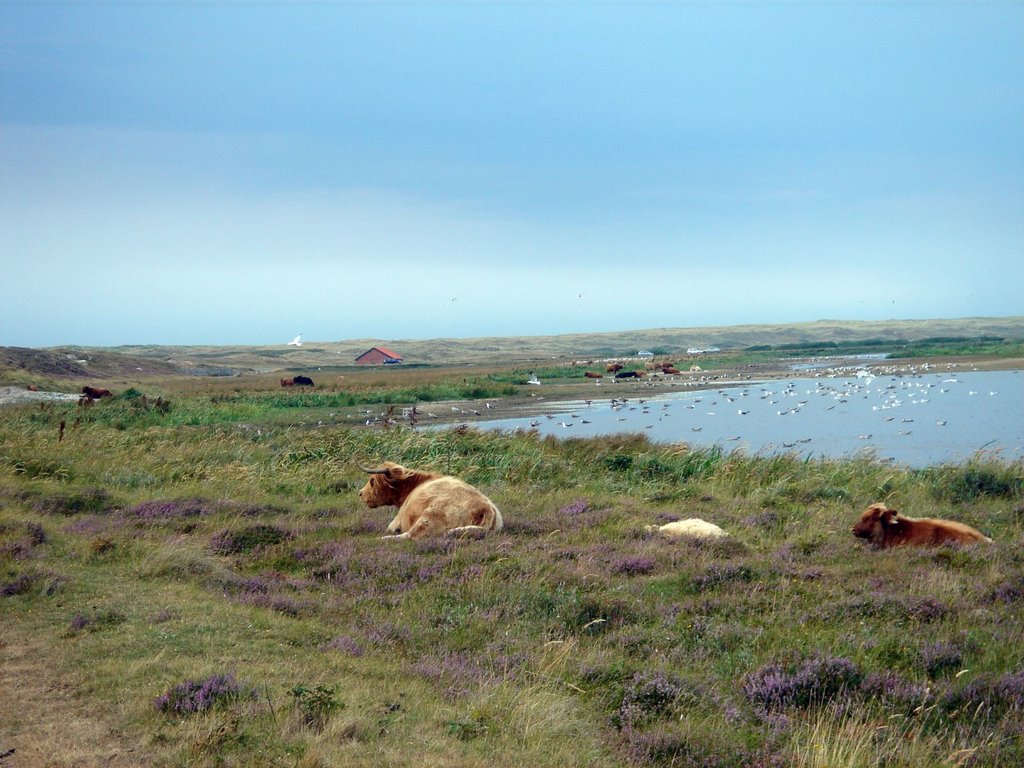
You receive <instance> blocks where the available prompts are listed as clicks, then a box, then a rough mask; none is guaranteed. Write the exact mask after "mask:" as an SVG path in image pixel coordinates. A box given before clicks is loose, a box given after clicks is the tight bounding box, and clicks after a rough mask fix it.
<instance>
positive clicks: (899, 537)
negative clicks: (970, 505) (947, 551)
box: [851, 504, 992, 549]
mask: <svg viewBox="0 0 1024 768" xmlns="http://www.w3.org/2000/svg"><path fill="white" fill-rule="evenodd" d="M851 531H852V532H853V535H854V536H856V537H857V538H859V539H867V540H868V541H870V542H871V543H872V544H873V545H874V546H875V547H878V548H879V549H882V548H885V547H898V546H902V545H904V544H909V545H911V546H934V545H938V544H946V543H949V542H954V543H959V544H969V543H970V542H972V541H992V539H990V538H988V537H987V536H985V535H984V534H983V533H981V532H980V531H976V530H975V529H974V528H971V527H970V526H969V525H964V524H963V523H957V522H954V521H952V520H933V519H932V518H914V517H904V516H902V515H900V514H899V513H898V512H897V511H896V510H895V509H889V508H888V507H887V506H885V504H872V505H871V506H870V507H868V508H867V509H866V510H864V513H863V514H862V515H861V516H860V520H858V521H857V524H856V525H855V526H853V528H852V529H851Z"/></svg>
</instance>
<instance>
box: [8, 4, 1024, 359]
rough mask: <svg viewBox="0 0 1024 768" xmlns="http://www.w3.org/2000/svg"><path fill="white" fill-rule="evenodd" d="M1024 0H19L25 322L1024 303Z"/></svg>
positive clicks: (32, 340)
mask: <svg viewBox="0 0 1024 768" xmlns="http://www.w3.org/2000/svg"><path fill="white" fill-rule="evenodd" d="M1022 40H1024V2H971V1H970V0H955V1H954V2H916V1H915V0H902V1H901V2H884V1H881V0H878V1H873V2H872V1H868V0H855V1H852V2H829V1H828V0H821V2H797V1H795V0H776V1H774V2H771V1H765V2H759V1H758V0H747V1H746V2H732V1H730V0H716V1H714V2H699V1H697V2H600V1H594V2H581V1H574V2H570V1H563V2H557V1H555V0H552V1H551V2H518V3H514V2H458V1H455V0H452V1H449V2H417V1H416V0H409V1H407V2H387V1H386V0H381V1H379V2H330V1H322V2H301V1H298V2H284V0H280V1H279V2H274V1H258V0H251V1H248V2H247V1H245V0H236V1H234V2H216V3H214V2H198V1H195V0H194V1H192V2H178V1H176V0H164V1H163V2H148V1H147V0H134V1H133V2H89V1H88V0H74V2H59V1H52V0H50V1H45V0H34V1H33V2H18V1H17V0H4V2H3V3H0V345H4V346H29V347H46V346H57V345H64V344H75V345H83V346H117V345H126V344H168V345H170V344H218V345H219V344H224V345H248V344H260V345H262V344H282V345H283V344H284V343H285V342H287V341H288V340H290V339H292V338H293V337H294V336H295V335H296V334H298V333H302V334H303V339H304V340H305V341H307V342H311V341H339V340H345V339H361V338H373V339H382V340H393V339H430V338H441V337H457V338H462V337H477V336H524V335H552V334H563V333H591V332H602V331H622V330H634V329H645V328H661V327H672V328H677V327H701V326H715V325H737V324H758V323H772V324H774V323H790V322H805V321H814V320H819V319H839V320H887V319H926V318H955V317H976V316H982V317H997V316H1009V315H1022V314H1024V288H1022V286H1024V44H1022Z"/></svg>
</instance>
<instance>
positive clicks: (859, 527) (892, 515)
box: [850, 504, 899, 542]
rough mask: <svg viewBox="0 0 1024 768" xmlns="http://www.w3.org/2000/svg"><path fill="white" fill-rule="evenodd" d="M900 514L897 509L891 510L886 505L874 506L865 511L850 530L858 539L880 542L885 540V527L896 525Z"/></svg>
mask: <svg viewBox="0 0 1024 768" xmlns="http://www.w3.org/2000/svg"><path fill="white" fill-rule="evenodd" d="M898 514H899V513H898V512H897V511H896V510H895V509H889V508H888V507H887V506H885V504H872V505H871V506H870V507H868V508H867V509H865V510H864V512H863V514H861V516H860V520H858V521H857V524H856V525H855V526H853V528H851V529H850V530H851V532H852V533H853V535H854V536H856V537H857V538H858V539H867V540H868V541H872V542H880V541H883V540H884V539H885V527H886V526H889V525H895V524H896V516H897V515H898Z"/></svg>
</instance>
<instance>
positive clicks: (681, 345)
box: [0, 317, 1024, 384]
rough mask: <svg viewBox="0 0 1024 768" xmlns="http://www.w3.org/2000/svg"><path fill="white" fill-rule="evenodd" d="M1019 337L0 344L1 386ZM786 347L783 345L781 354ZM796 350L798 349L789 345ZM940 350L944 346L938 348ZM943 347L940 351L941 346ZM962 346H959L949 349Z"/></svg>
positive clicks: (897, 332) (875, 326)
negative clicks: (387, 354) (375, 355)
mask: <svg viewBox="0 0 1024 768" xmlns="http://www.w3.org/2000/svg"><path fill="white" fill-rule="evenodd" d="M985 338H988V339H989V340H996V339H1002V340H1005V341H1007V342H1017V343H1019V342H1020V341H1021V340H1024V317H1012V318H965V319H955V320H894V321H879V322H840V321H819V322H815V323H800V324H790V325H751V326H732V327H723V328H662V329H651V330H638V331H622V332H616V333H592V334H566V335H561V336H537V337H494V338H467V339H388V340H381V339H356V340H348V341H307V342H306V343H304V345H303V346H302V347H300V348H296V347H289V346H287V345H285V344H278V345H274V346H258V347H202V346H191V347H168V346H135V347H115V348H77V347H67V348H50V349H45V350H26V349H21V348H13V347H0V384H2V383H18V382H19V381H21V380H24V379H26V378H28V377H30V376H32V375H34V376H36V377H44V378H48V379H66V378H76V379H83V380H85V379H90V378H92V379H104V380H122V381H131V380H133V379H137V378H139V377H148V376H161V375H172V374H174V373H185V374H189V375H191V374H202V375H206V376H209V375H219V376H230V375H233V374H237V373H243V374H259V373H268V374H273V373H276V372H288V371H293V372H298V371H304V372H309V371H316V370H322V371H325V372H326V373H328V374H329V375H330V374H338V373H344V372H345V371H346V370H352V369H358V367H357V366H354V365H353V361H354V360H355V358H356V357H357V356H358V355H360V354H362V353H363V352H365V351H366V350H367V349H369V348H370V347H372V346H378V345H383V346H387V347H388V348H390V349H392V350H394V351H395V352H397V353H398V354H400V355H402V357H403V358H404V361H405V362H404V364H403V366H402V367H412V366H422V365H426V366H466V365H470V366H492V367H493V366H499V367H509V366H512V367H516V366H539V365H563V364H566V363H570V362H573V361H582V362H586V361H591V360H601V359H604V358H618V357H633V356H635V355H636V353H637V352H638V351H639V350H648V351H651V352H654V353H656V354H659V355H663V356H672V357H676V358H682V357H685V353H686V350H687V349H689V348H691V347H700V348H707V347H719V348H720V349H722V350H723V351H724V352H725V353H727V354H729V355H733V356H735V355H739V354H753V355H755V357H756V359H758V360H763V359H764V358H765V357H766V355H765V354H764V352H766V351H767V352H768V353H769V355H774V356H776V357H777V356H778V355H779V354H790V355H796V354H813V353H814V352H813V351H812V350H815V349H820V350H821V352H822V353H825V354H827V353H828V351H829V350H830V349H831V350H833V351H834V350H836V349H845V350H846V351H852V350H855V349H857V348H858V347H865V346H866V347H867V348H868V349H871V350H875V351H885V350H886V349H887V348H888V349H890V350H892V351H893V352H899V351H901V350H904V349H906V348H907V347H908V346H909V345H911V344H915V343H919V342H921V341H922V340H929V339H930V340H935V341H936V342H937V341H938V340H943V339H946V340H951V343H957V344H961V345H963V344H965V343H967V342H971V341H972V340H981V339H985ZM787 348H788V352H787ZM798 349H801V350H803V351H802V352H797V350H798ZM946 351H947V352H948V350H946ZM944 353H945V352H944ZM957 354H965V352H963V351H961V352H957Z"/></svg>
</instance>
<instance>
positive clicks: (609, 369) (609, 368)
mask: <svg viewBox="0 0 1024 768" xmlns="http://www.w3.org/2000/svg"><path fill="white" fill-rule="evenodd" d="M604 370H605V372H606V373H618V372H619V371H621V370H622V363H608V365H606V366H605V367H604Z"/></svg>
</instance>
